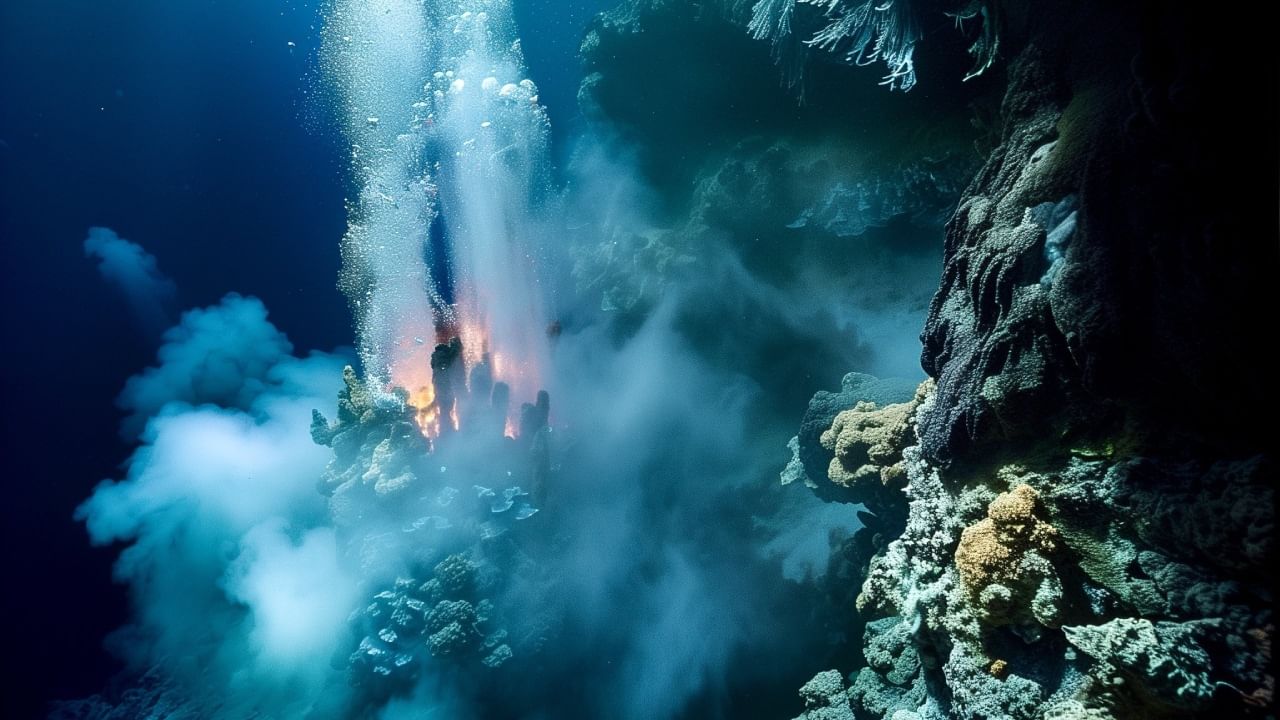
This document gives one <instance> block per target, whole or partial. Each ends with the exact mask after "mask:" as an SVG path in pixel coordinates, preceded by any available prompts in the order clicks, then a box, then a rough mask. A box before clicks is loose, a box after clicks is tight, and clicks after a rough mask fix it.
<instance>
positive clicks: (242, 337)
mask: <svg viewBox="0 0 1280 720" xmlns="http://www.w3.org/2000/svg"><path fill="white" fill-rule="evenodd" d="M264 340H265V343H264ZM289 349H290V348H289V343H288V340H287V339H285V338H284V336H283V335H282V334H281V333H280V332H279V331H278V330H277V329H276V328H275V327H274V326H272V325H271V323H270V322H268V321H267V319H266V312H265V309H264V308H263V307H262V304H261V303H260V302H259V301H257V300H256V299H253V298H244V297H240V296H237V295H229V296H227V297H226V298H224V299H223V301H222V302H221V303H220V304H218V305H216V306H213V307H210V308H206V309H203V310H194V311H191V312H189V313H187V314H186V315H185V316H184V317H183V319H182V322H181V324H180V325H179V326H178V327H176V328H174V329H173V330H172V331H170V332H169V333H168V334H166V343H165V345H164V346H163V347H162V349H161V351H160V354H159V364H158V365H157V366H156V367H153V368H149V369H148V370H147V371H145V372H144V373H143V374H142V375H140V376H138V377H136V378H134V379H133V380H132V381H131V384H130V387H131V388H132V389H131V390H127V391H126V393H125V395H124V397H125V398H126V400H125V404H126V406H128V407H130V408H132V409H133V410H134V413H135V414H134V415H132V416H131V421H133V422H134V423H135V424H137V423H142V422H145V427H144V429H143V430H142V432H141V445H140V446H139V447H138V449H137V450H136V451H135V452H134V454H133V456H132V457H131V458H130V459H129V461H128V463H127V472H126V475H125V477H124V479H122V480H119V481H104V482H103V483H102V484H101V485H99V486H98V488H97V489H96V490H95V491H94V493H93V495H92V497H90V498H89V499H88V500H87V501H86V502H85V503H84V504H83V505H82V506H81V507H80V508H79V509H78V510H77V512H76V516H77V518H78V519H80V520H82V521H84V522H85V523H86V525H87V527H88V530H89V535H90V538H91V539H92V540H93V542H94V543H96V544H108V543H124V544H126V546H127V547H126V548H125V549H124V551H123V552H122V553H121V555H120V559H119V561H118V563H117V565H116V577H117V579H118V580H120V581H121V582H126V583H128V584H129V587H130V590H131V592H132V597H133V600H134V605H135V619H134V624H133V625H132V626H131V627H130V628H128V629H126V630H125V631H123V634H122V635H121V636H120V637H119V638H118V639H117V640H116V642H115V645H116V646H117V648H118V649H119V650H120V652H122V653H123V654H124V655H125V657H126V659H127V660H129V661H130V662H131V663H132V664H133V665H135V666H138V667H143V668H146V667H151V666H154V665H157V664H163V665H164V668H165V672H166V674H167V675H168V676H170V677H174V678H177V679H179V680H180V681H182V685H183V687H185V688H186V689H187V690H188V691H189V692H191V693H192V694H193V695H195V697H194V698H193V699H194V700H195V701H198V702H199V703H200V705H202V706H203V707H204V708H206V710H203V711H202V713H203V712H208V710H207V708H223V711H222V712H221V713H220V716H223V717H237V716H238V717H244V716H247V715H248V714H250V713H249V712H248V710H247V709H246V708H256V709H257V710H259V711H261V712H265V713H266V714H268V715H270V716H273V717H290V716H298V715H300V714H301V713H302V711H301V710H299V709H298V708H299V707H305V706H308V705H310V703H311V701H310V699H309V698H310V697H311V696H313V695H314V694H315V693H318V692H320V690H321V688H323V687H325V686H327V685H328V684H329V683H330V680H331V676H332V674H333V670H332V668H331V667H330V666H329V655H330V654H331V653H332V652H333V651H334V650H335V649H336V648H337V646H338V643H340V642H341V641H342V636H341V635H340V634H339V633H338V632H337V630H338V629H339V628H340V627H341V626H342V624H343V622H345V620H346V617H347V615H348V614H349V613H350V611H351V609H352V608H353V607H354V603H355V601H356V595H355V587H356V585H355V582H354V580H353V579H352V578H351V577H350V576H349V574H348V573H347V572H346V571H345V570H344V569H343V568H342V567H340V565H339V564H338V554H337V550H336V542H335V537H334V533H333V530H332V529H330V528H328V527H327V526H326V522H325V521H326V519H327V513H326V512H325V507H324V502H323V499H322V498H321V497H320V496H319V495H318V494H317V493H316V491H315V482H316V478H317V477H318V475H319V473H320V472H321V471H322V470H323V468H324V466H325V463H326V462H327V461H328V455H327V453H326V452H325V449H324V448H320V447H317V446H315V445H314V444H312V443H311V441H310V438H309V436H308V426H309V423H310V419H311V410H312V408H314V407H330V406H332V405H333V403H334V397H335V393H336V392H337V388H338V386H339V385H340V378H341V367H342V365H343V364H344V362H345V361H346V359H345V358H342V357H339V356H335V355H328V354H323V353H315V354H312V355H309V356H307V357H304V358H298V357H294V356H292V355H291V354H290V353H289ZM201 359H203V360H204V362H200V361H201ZM338 688H339V690H340V689H341V685H339V686H338ZM329 692H330V693H332V692H333V691H332V690H330V691H329ZM338 694H339V695H340V694H341V693H340V692H339V693H338Z"/></svg>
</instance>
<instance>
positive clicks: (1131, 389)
mask: <svg viewBox="0 0 1280 720" xmlns="http://www.w3.org/2000/svg"><path fill="white" fill-rule="evenodd" d="M989 5H990V6H992V7H998V8H999V10H1000V13H1001V16H1002V17H1003V18H1004V19H1005V20H1006V24H1005V25H1004V26H1003V30H1004V32H1005V33H1006V34H1005V35H1004V37H1003V41H1002V45H1001V47H1003V48H1005V50H1006V52H1007V58H1008V61H1009V62H1008V65H1007V69H1006V71H1005V78H1006V88H1005V95H1004V101H1003V105H1002V109H1001V115H1002V121H1003V130H1002V132H1001V140H1000V144H999V145H998V146H997V147H996V148H995V149H994V150H993V151H992V153H991V154H990V156H989V157H988V158H987V161H986V164H985V166H984V167H983V168H982V169H981V170H980V171H979V172H978V173H977V175H976V177H975V178H974V180H973V182H972V183H971V184H970V186H969V188H968V189H967V190H966V191H965V193H964V196H963V197H962V198H961V201H960V203H959V206H958V208H957V210H956V212H955V214H954V216H953V217H952V219H951V221H950V222H949V223H948V226H947V233H946V248H945V255H944V270H943V277H942V282H941V284H940V287H939V290H938V293H937V294H936V296H935V297H934V300H933V303H932V306H931V308H930V312H929V317H928V320H927V323H926V326H925V330H924V333H923V336H922V339H923V341H924V353H923V357H922V360H923V366H924V369H925V370H926V371H927V373H928V374H929V375H930V377H931V378H932V379H933V381H934V382H933V384H932V385H930V386H927V388H926V390H925V392H924V394H922V396H920V397H918V398H917V399H916V400H915V401H914V402H913V403H912V404H911V405H910V406H909V407H900V408H897V409H895V410H893V411H890V410H889V408H879V407H875V406H871V405H863V406H860V407H855V408H853V409H851V410H848V411H846V412H845V413H842V414H841V415H839V416H837V417H836V418H834V419H833V422H832V425H831V427H830V428H829V429H828V430H827V431H826V433H825V434H824V435H823V438H824V440H829V441H830V442H824V445H826V446H829V447H830V448H831V449H833V450H834V452H835V454H836V457H835V458H834V459H833V461H832V463H831V467H830V473H829V482H830V483H831V484H832V485H841V486H850V487H874V486H875V484H876V481H877V480H878V481H879V484H881V485H886V484H888V483H890V482H892V483H896V484H897V485H898V486H899V487H900V488H901V491H902V497H903V498H904V501H899V500H896V499H893V498H892V497H890V496H889V495H886V496H884V497H876V496H874V495H869V494H867V495H862V496H860V497H859V498H858V500H860V501H862V502H865V503H866V506H867V510H868V511H869V512H870V513H875V514H884V515H888V516H895V515H896V514H898V513H901V514H902V521H901V525H900V528H901V529H900V530H899V531H896V532H893V533H892V534H891V535H890V536H888V537H885V538H884V540H883V542H879V543H875V544H870V543H867V544H865V545H864V546H865V547H867V548H868V549H870V550H872V551H873V555H872V556H871V557H870V559H869V562H868V564H867V570H866V575H865V577H863V578H862V582H861V586H860V593H859V594H858V597H857V601H856V608H857V612H858V613H859V615H860V616H861V618H862V619H863V621H864V622H865V623H866V634H865V639H864V642H863V656H864V658H865V661H866V664H865V666H863V667H850V668H841V670H842V671H844V672H845V673H846V674H847V680H846V682H845V683H836V682H835V681H834V680H831V679H830V678H829V674H830V671H828V672H827V673H823V674H822V675H820V676H819V678H816V679H815V682H817V681H818V679H821V682H819V683H818V684H819V685H821V686H822V687H824V688H825V687H831V688H835V687H837V686H838V687H839V688H840V690H839V692H838V693H836V692H834V691H833V692H827V693H823V694H821V697H822V698H828V697H833V696H834V697H837V699H838V701H839V702H840V703H843V702H845V701H847V702H848V704H849V707H850V708H851V710H852V712H853V714H854V716H855V717H859V718H862V717H886V718H895V720H906V719H908V718H910V719H912V720H924V719H932V718H957V717H958V718H1018V719H1021V718H1129V717H1185V718H1192V717H1202V716H1205V715H1207V714H1217V715H1219V716H1222V717H1268V716H1270V715H1271V714H1272V713H1273V712H1274V709H1273V706H1272V694H1273V692H1274V682H1275V681H1274V677H1273V674H1272V671H1271V669H1270V668H1269V663H1270V644H1271V635H1272V633H1273V632H1274V619H1273V616H1272V612H1271V603H1272V593H1271V589H1270V584H1269V581H1268V580H1267V579H1266V578H1267V573H1266V571H1265V570H1264V567H1266V566H1267V563H1273V562H1274V559H1275V557H1274V556H1275V553H1274V542H1273V539H1272V536H1273V533H1274V496H1273V495H1274V490H1273V488H1274V485H1275V482H1276V472H1275V465H1274V459H1273V457H1272V448H1271V442H1270V440H1269V439H1268V438H1267V437H1266V432H1265V431H1263V430H1262V428H1263V427H1264V426H1266V423H1262V422H1260V421H1259V420H1258V419H1257V418H1256V417H1255V416H1254V415H1255V413H1252V412H1250V410H1251V409H1252V408H1258V409H1259V410H1260V411H1261V412H1266V411H1267V409H1269V408H1271V407H1274V402H1275V391H1274V389H1272V388H1270V387H1268V388H1258V387H1256V384H1254V386H1253V387H1248V386H1249V385H1250V383H1249V382H1248V381H1247V380H1246V378H1249V377H1251V376H1256V370H1252V369H1251V368H1250V367H1249V366H1250V364H1251V363H1252V362H1253V361H1254V359H1256V353H1254V352H1252V351H1251V350H1250V347H1251V345H1252V344H1253V342H1254V341H1255V339H1256V338H1257V337H1258V335H1259V334H1260V333H1263V332H1265V330H1264V329H1263V328H1264V327H1266V326H1267V325H1268V322H1267V320H1266V318H1267V317H1268V316H1269V315H1270V314H1271V313H1272V312H1273V307H1272V304H1270V303H1268V302H1267V301H1266V300H1265V299H1264V298H1263V297H1262V294H1261V288H1263V287H1265V286H1266V282H1267V278H1269V277H1270V276H1271V275H1273V274H1274V273H1275V272H1276V271H1277V270H1280V257H1278V252H1277V247H1276V244H1275V242H1274V230H1273V229H1272V230H1268V231H1267V233H1265V234H1266V240H1265V242H1263V241H1261V240H1259V239H1258V238H1257V237H1256V230H1253V229H1250V228H1249V227H1248V223H1249V221H1250V218H1253V219H1258V216H1257V215H1256V214H1252V215H1251V214H1250V212H1251V211H1250V210H1249V208H1254V209H1256V208H1260V207H1264V206H1268V203H1270V204H1273V203H1274V198H1271V199H1269V200H1263V199H1262V197H1261V196H1260V195H1259V194H1258V189H1259V188H1260V187H1263V186H1265V187H1272V185H1273V184H1272V183H1271V182H1270V181H1269V180H1262V179H1260V178H1255V177H1252V176H1244V177H1239V178H1238V182H1232V183H1229V185H1230V188H1231V189H1228V187H1226V186H1225V185H1215V182H1217V181H1215V180H1214V179H1215V178H1218V179H1221V178H1226V177H1237V176H1233V175H1232V173H1233V172H1235V171H1231V170H1229V169H1228V168H1227V166H1226V162H1227V161H1226V158H1229V157H1239V156H1242V155H1244V154H1249V153H1251V150H1250V148H1251V147H1252V146H1253V145H1254V144H1256V143H1262V144H1263V145H1265V146H1266V147H1267V148H1268V151H1269V152H1271V151H1273V150H1274V148H1275V137H1274V132H1273V128H1271V129H1269V130H1266V131H1264V130H1263V126H1264V125H1267V126H1268V127H1271V126H1272V125H1274V122H1275V118H1276V114H1275V107H1274V103H1272V102H1270V101H1269V102H1268V103H1267V104H1266V107H1265V108H1262V109H1260V110H1259V112H1258V113H1256V114H1251V115H1250V116H1249V117H1243V118H1239V117H1231V118H1227V117H1224V115H1223V113H1222V112H1221V108H1222V107H1226V104H1224V103H1227V98H1228V97H1230V96H1231V95H1232V94H1233V93H1239V94H1240V96H1242V97H1243V96H1246V95H1247V94H1248V87H1247V85H1246V84H1245V83H1244V82H1243V81H1242V79H1241V78H1239V77H1238V76H1236V75H1234V74H1233V73H1231V72H1230V70H1229V69H1228V67H1227V60H1226V58H1227V57H1229V56H1230V55H1231V52H1232V51H1231V49H1229V48H1226V47H1223V46H1222V45H1223V44H1224V43H1225V41H1222V42H1218V41H1211V42H1209V43H1203V42H1197V41H1196V40H1195V39H1193V38H1197V37H1198V35H1197V34H1196V31H1195V29H1194V28H1195V27H1196V25H1195V22H1194V20H1193V18H1192V16H1191V15H1190V14H1189V12H1185V11H1183V10H1182V9H1180V8H1173V7H1159V8H1157V7H1153V6H1147V7H1144V8H1142V9H1137V8H1130V7H1124V8H1121V7H1101V6H1098V5H1092V4H1086V5H1079V4H1070V5H1068V4H1065V3H1050V4H1046V5H1044V6H1043V7H1041V6H1037V8H1036V10H1035V12H1034V13H1032V12H1031V11H1030V9H1029V8H1028V7H1026V6H1025V4H1021V3H1013V2H1005V3H990V4H989ZM1072 28H1074V29H1075V30H1072ZM1083 28H1088V29H1089V32H1088V33H1083V32H1082V31H1080V30H1081V29H1083ZM1078 31H1080V32H1078ZM1086 35H1087V36H1088V40H1085V39H1083V38H1085V36H1086ZM1086 45H1087V47H1088V48H1089V49H1088V50H1086V49H1085V48H1086ZM1233 47H1236V45H1234V44H1233ZM1085 54H1090V57H1089V59H1087V60H1086V59H1083V56H1084V55H1085ZM1264 74H1265V75H1266V77H1267V79H1268V81H1274V79H1275V69H1274V67H1272V65H1270V64H1269V65H1268V69H1267V70H1266V71H1265V72H1264ZM1268 123H1270V125H1268ZM1263 135H1266V138H1265V139H1262V136H1263ZM1233 193H1239V194H1240V195H1241V196H1242V197H1243V196H1248V197H1249V198H1251V201H1250V203H1251V204H1250V203H1244V204H1242V203H1241V199H1242V198H1234V199H1232V198H1231V197H1230V196H1231V195H1232V194H1233ZM1270 221H1271V219H1270V218H1268V223H1270ZM1251 234H1252V235H1253V239H1249V238H1250V236H1251ZM877 413H878V415H877ZM904 413H905V414H904ZM881 438H886V439H888V438H892V440H893V441H892V442H886V443H884V444H883V445H881V444H878V442H877V441H878V440H879V439H881ZM799 447H800V448H801V449H802V448H803V446H802V445H799ZM842 453H843V457H841V454H842ZM814 484H815V485H820V483H814ZM904 506H905V507H904ZM878 531H879V532H884V531H885V527H884V526H881V527H880V528H878ZM850 671H851V672H850ZM806 687H807V688H808V687H810V686H806ZM812 695H813V693H812V692H810V693H808V694H806V695H805V698H806V704H807V705H808V706H809V707H810V708H812V709H811V710H809V711H807V712H814V711H815V710H814V709H821V708H825V707H827V705H830V704H831V703H830V702H828V701H825V700H823V701H821V702H826V703H827V704H826V705H822V704H820V703H818V702H817V701H814V700H812V699H811V697H810V696H812ZM807 716H808V715H806V717H807ZM815 717H816V716H815Z"/></svg>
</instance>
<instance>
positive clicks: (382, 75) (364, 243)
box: [325, 0, 550, 397]
mask: <svg viewBox="0 0 1280 720" xmlns="http://www.w3.org/2000/svg"><path fill="white" fill-rule="evenodd" d="M325 32H326V40H325V43H326V63H327V65H328V67H329V72H330V76H331V77H332V78H333V79H334V81H335V84H336V87H337V88H338V92H339V95H340V96H341V99H342V102H343V105H344V107H345V109H346V115H347V127H346V130H347V136H348V138H349V140H350V142H351V146H352V156H353V169H354V170H355V174H356V177H357V181H358V183H359V185H360V191H359V195H358V197H357V198H356V200H355V202H354V203H353V204H352V210H351V223H350V227H349V230H348V233H347V236H346V238H345V239H344V268H343V287H344V290H345V291H346V292H347V294H348V297H349V298H350V300H351V304H352V306H353V308H354V310H355V315H356V317H357V321H358V325H359V334H360V352H361V358H362V360H363V361H364V368H365V372H366V374H367V375H368V376H369V377H370V378H371V379H375V380H378V381H381V383H382V384H387V383H394V384H397V385H401V386H404V387H407V388H408V389H409V390H411V391H412V390H416V389H417V388H418V387H420V386H424V385H427V384H428V383H429V380H430V376H429V371H427V368H428V366H429V357H430V353H431V349H432V347H433V346H434V344H435V342H436V340H437V339H438V338H437V335H438V334H439V335H442V336H443V335H445V334H465V335H469V337H467V338H466V339H467V340H469V341H470V342H468V343H467V345H468V346H469V347H470V349H471V350H472V351H474V352H475V353H476V357H475V358H469V364H470V363H473V362H474V361H475V359H476V358H478V357H479V353H481V352H484V351H490V350H492V351H495V352H497V351H499V350H500V351H501V352H502V353H503V354H504V355H505V356H507V357H509V358H512V359H515V358H519V359H520V362H519V364H518V366H516V367H514V368H513V370H515V375H516V376H515V377H510V378H507V380H508V381H509V382H511V383H512V385H513V392H514V393H515V394H516V395H517V396H518V397H523V396H526V395H527V396H530V397H531V396H532V395H533V393H535V392H536V391H537V390H538V389H539V388H538V387H537V384H538V378H537V376H536V371H535V370H534V369H535V368H537V367H542V366H543V364H544V362H545V358H546V343H545V334H544V332H543V330H544V328H546V326H547V318H546V316H545V311H544V297H543V296H544V294H545V291H544V286H543V285H541V284H540V281H539V266H540V265H541V264H542V258H541V254H542V250H541V236H542V233H543V231H544V223H543V222H542V221H541V220H540V219H539V216H538V213H537V211H536V209H537V207H538V206H539V205H540V204H542V203H543V202H545V201H546V199H547V197H548V196H549V195H550V185H549V182H548V159H547V141H548V124H547V119H546V113H545V111H544V110H543V109H542V107H541V106H540V105H538V103H537V88H536V87H535V86H534V85H533V83H532V82H531V81H530V80H528V79H527V78H526V76H525V73H524V67H523V59H522V56H521V52H520V46H519V42H518V41H517V40H516V34H515V24H514V20H513V18H512V13H511V7H510V3H509V2H507V1H506V0H500V1H491V2H476V1H475V0H451V1H450V2H443V3H436V4H429V5H424V4H422V3H420V2H413V1H412V0H376V1H374V2H364V1H357V0H342V1H341V2H338V3H336V4H335V7H334V8H333V10H332V11H331V13H330V16H329V18H328V21H327V23H326V30H325ZM439 339H443V338H439ZM523 375H527V376H528V377H527V378H525V377H521V376H523Z"/></svg>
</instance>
